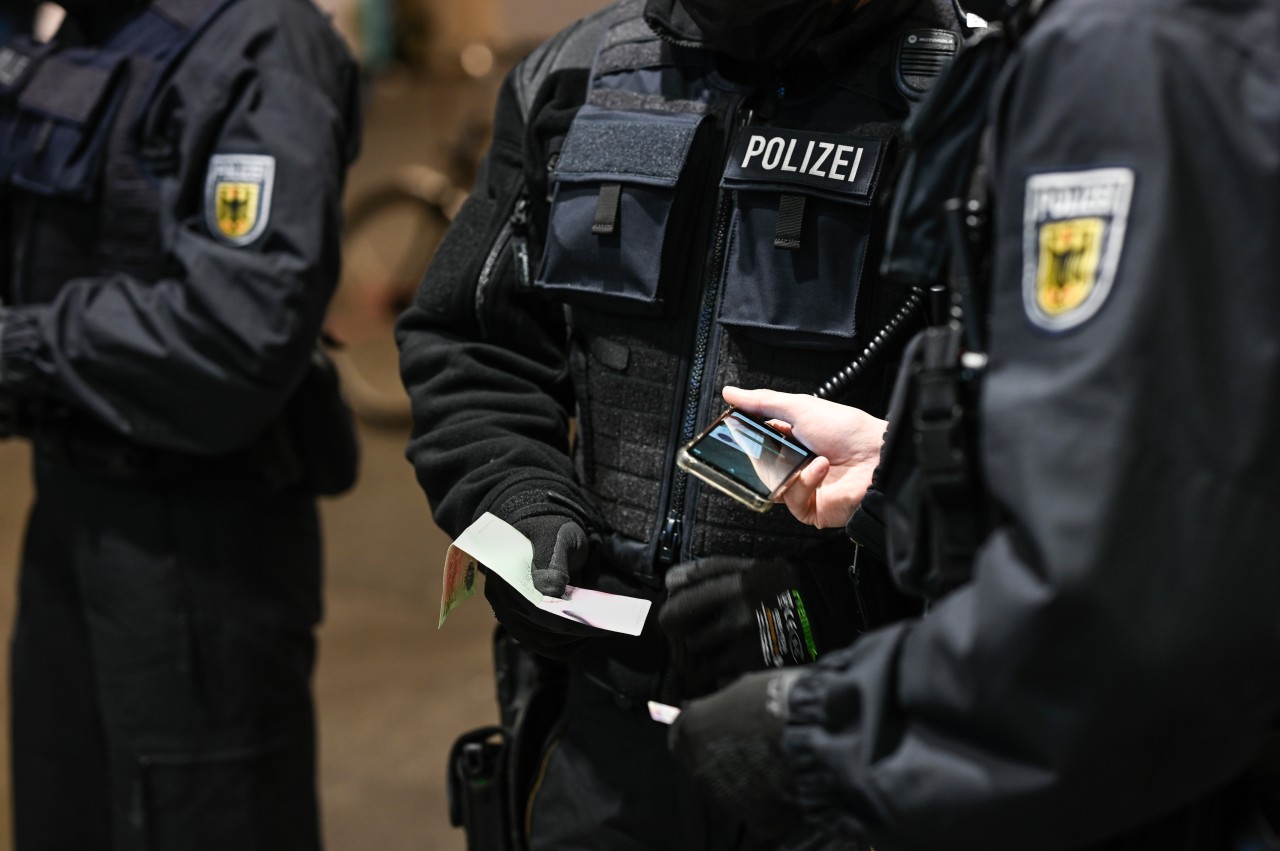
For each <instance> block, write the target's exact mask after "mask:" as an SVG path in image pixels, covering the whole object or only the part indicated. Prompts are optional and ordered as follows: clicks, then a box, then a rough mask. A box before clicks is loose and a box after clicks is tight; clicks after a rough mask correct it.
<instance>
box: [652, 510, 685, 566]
mask: <svg viewBox="0 0 1280 851" xmlns="http://www.w3.org/2000/svg"><path fill="white" fill-rule="evenodd" d="M683 522H684V521H682V520H681V519H680V513H679V512H678V511H676V510H675V509H672V510H671V511H670V512H669V513H668V514H667V519H666V520H665V521H664V522H663V524H662V534H661V535H659V536H658V563H659V564H661V565H663V566H664V567H666V566H668V565H672V564H675V563H676V561H677V559H679V558H680V527H681V526H682V525H683Z"/></svg>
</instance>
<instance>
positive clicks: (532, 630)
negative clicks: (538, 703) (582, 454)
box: [484, 492, 602, 660]
mask: <svg viewBox="0 0 1280 851" xmlns="http://www.w3.org/2000/svg"><path fill="white" fill-rule="evenodd" d="M494 514H496V515H497V516H498V517H501V518H502V519H503V520H505V521H507V522H508V523H510V524H511V525H512V526H514V527H515V528H516V529H518V530H519V531H520V533H521V534H523V535H524V536H525V537H526V538H528V539H529V541H530V542H531V543H532V544H533V565H532V567H531V571H532V574H533V585H534V587H535V588H537V589H538V590H539V591H540V592H542V593H543V594H545V595H547V596H548V597H560V596H563V595H564V587H565V585H568V584H570V583H571V582H573V581H574V580H575V579H576V577H577V575H578V574H579V572H580V571H581V569H582V567H583V565H585V564H586V561H587V556H588V555H589V554H590V551H591V541H590V538H589V537H588V535H587V532H586V529H585V528H584V527H585V524H586V523H587V512H586V511H585V510H584V509H581V508H579V507H578V506H577V505H576V504H575V503H574V502H572V501H571V500H569V499H567V498H565V497H562V496H559V495H556V496H554V497H553V496H552V495H551V494H549V493H546V492H543V493H536V492H535V493H526V494H518V495H517V496H515V497H513V498H511V499H508V500H506V501H505V502H503V503H502V505H501V506H500V507H499V508H498V509H497V510H495V511H494ZM484 596H485V598H486V599H487V600H488V601H489V605H491V606H493V611H494V614H495V615H497V617H498V620H500V621H502V624H503V625H504V626H505V627H506V628H507V629H508V631H510V633H511V634H512V635H513V636H514V637H515V639H516V640H517V641H519V642H520V643H521V644H523V645H525V646H526V647H528V648H529V649H530V650H532V651H534V652H535V653H540V654H542V655H544V656H549V657H551V658H553V659H561V660H563V659H566V658H568V657H570V656H572V655H573V654H574V653H575V652H576V651H577V650H579V649H580V648H581V646H582V644H583V639H585V638H588V637H591V636H597V635H601V634H602V633H601V630H598V629H596V628H594V627H589V626H585V625H583V624H579V623H575V622H574V621H571V620H568V619H566V618H561V617H557V616H556V615H553V614H551V613H549V612H544V611H541V610H539V609H536V608H534V607H533V605H531V604H530V603H529V601H528V600H526V599H525V598H524V597H522V596H520V593H519V592H518V591H516V590H515V589H514V588H512V587H511V586H510V585H508V584H507V583H506V582H505V581H504V580H502V579H501V578H499V577H496V576H492V577H487V578H486V579H485V583H484Z"/></svg>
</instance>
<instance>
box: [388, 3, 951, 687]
mask: <svg viewBox="0 0 1280 851" xmlns="http://www.w3.org/2000/svg"><path fill="white" fill-rule="evenodd" d="M875 7H878V8H877V11H876V12H875V13H874V14H873V13H860V14H861V15H862V17H858V18H856V19H855V21H854V23H853V24H852V25H851V26H852V29H851V30H850V31H849V32H848V33H847V38H845V39H844V41H843V43H842V45H841V47H842V49H841V50H838V51H836V50H833V51H831V52H830V55H828V56H824V57H822V58H821V59H818V58H812V57H811V59H810V61H809V62H808V63H803V64H798V65H797V66H793V67H788V68H783V69H781V70H773V69H770V68H769V67H767V66H763V65H749V64H746V63H736V65H735V63H732V62H730V61H728V60H726V59H724V58H723V57H717V55H716V54H715V53H713V52H712V51H711V50H710V49H708V48H707V46H706V44H705V40H704V36H703V34H702V33H700V32H699V31H698V30H697V28H696V27H695V26H694V25H693V24H692V23H691V22H690V21H689V20H688V19H687V17H684V16H682V14H681V10H680V7H679V6H678V5H673V4H672V3H671V2H669V0H668V2H666V3H662V2H650V3H648V4H647V5H646V4H645V3H643V2H641V1H640V0H627V2H623V3H620V4H616V5H614V6H611V7H609V8H607V9H605V10H603V11H602V12H600V13H598V14H596V15H595V16H593V17H591V18H588V19H585V20H583V21H581V22H579V23H578V24H576V25H574V26H573V27H571V28H570V29H569V30H567V31H565V32H564V33H561V34H560V35H559V36H557V37H556V38H554V39H552V40H551V41H550V42H548V43H547V44H546V45H544V46H543V47H541V48H540V49H539V50H538V51H537V52H535V53H534V54H533V55H532V56H530V57H529V58H528V59H526V60H525V61H524V62H523V63H521V64H520V65H519V66H518V67H517V68H516V69H515V70H514V71H513V72H512V73H511V74H510V75H509V77H508V78H507V80H506V83H505V85H504V87H503V89H502V92H501V94H500V97H499V102H498V106H497V113H496V120H495V128H494V139H493V144H492V148H491V150H490V152H489V154H488V157H487V159H486V160H485V163H484V166H483V169H482V171H481V174H480V177H479V179H478V181H477V184H476V187H475V191H474V192H473V194H472V196H471V198H470V199H469V201H468V203H467V204H466V206H465V207H464V208H463V210H462V211H461V214H460V216H459V218H458V219H457V220H456V221H455V222H454V224H453V227H452V229H451V231H450V233H449V234H448V236H447V237H446V239H445V241H444V243H443V244H442V246H441V248H440V250H439V253H438V254H437V256H436V258H435V260H434V261H433V264H432V266H431V267H430V269H429V270H428V272H427V275H426V277H425V280H424V282H423V285H422V287H421V289H420V292H419V294H418V297H417V300H416V303H415V304H414V305H413V306H412V307H411V308H410V309H409V310H408V311H407V313H406V314H405V315H404V316H403V317H402V319H401V322H400V325H399V328H398V338H399V342H400V346H401V351H402V355H401V363H402V372H403V377H404V380H405V384H406V386H407V388H408V390H409V394H410V396H411V398H412V401H413V410H414V419H415V423H416V428H415V432H414V435H413V438H412V440H411V442H410V445H409V450H408V454H409V457H410V459H411V460H412V462H413V464H414V466H415V468H416V471H417V475H418V478H419V481H420V482H421V484H422V486H423V487H424V489H425V490H426V492H427V495H428V497H429V498H430V500H431V503H432V505H433V508H434V512H435V517H436V520H437V522H438V523H439V524H440V525H441V527H442V528H443V529H444V530H445V531H446V532H449V533H451V534H455V535H456V534H458V533H459V532H461V531H462V529H464V528H465V527H466V526H467V525H468V524H470V523H471V522H472V521H473V520H474V519H475V518H476V517H477V516H479V514H480V513H482V512H484V511H493V512H494V513H496V514H498V515H499V516H503V515H506V516H510V515H511V514H513V513H515V512H517V511H524V512H526V513H528V512H529V511H530V508H529V506H530V505H536V504H537V503H544V504H547V505H549V506H550V507H551V509H552V511H553V513H566V509H565V508H564V507H563V506H567V505H578V506H585V507H586V508H585V509H584V510H583V511H582V512H581V514H582V516H583V519H584V521H585V522H586V523H587V525H588V526H590V527H592V530H593V531H595V532H598V533H601V545H600V546H598V547H596V549H595V554H594V557H593V559H592V560H591V562H590V563H589V564H588V565H587V567H586V571H585V575H584V576H583V577H581V578H580V579H579V580H578V581H579V584H582V585H584V586H586V587H594V588H600V589H603V590H608V591H612V592H619V593H625V594H632V595H636V596H647V597H651V598H657V597H658V596H659V595H660V589H661V577H662V571H663V569H664V567H665V565H667V564H670V563H672V562H673V561H679V560H685V559H688V558H691V557H697V556H703V555H709V554H726V555H743V556H757V557H761V558H771V557H772V558H776V557H783V556H795V555H798V554H800V553H805V552H808V553H809V558H810V560H811V561H812V562H814V563H817V564H820V565H824V566H829V567H830V568H832V569H831V570H828V571H823V572H824V573H825V574H827V575H828V576H831V577H833V578H834V579H835V581H837V582H845V583H846V584H847V573H846V570H847V568H848V566H849V565H850V564H851V563H852V562H853V559H854V554H853V551H852V548H851V546H850V545H849V543H848V541H847V540H843V541H842V540H840V536H839V535H833V536H827V535H823V534H819V533H815V532H814V531H813V530H811V529H807V528H806V527H803V526H801V525H800V524H798V523H797V522H795V521H794V520H793V519H791V518H790V517H789V516H787V514H786V513H785V512H777V511H775V512H771V513H768V514H763V515H761V514H757V513H754V512H751V511H749V510H747V509H744V508H742V507H740V506H738V505H737V504H736V503H734V502H732V501H731V500H729V499H727V498H725V497H723V496H721V495H718V494H715V493H708V492H707V491H706V490H705V489H704V488H702V487H700V486H699V484H698V482H697V481H696V480H693V479H690V478H688V477H686V476H685V475H684V474H682V473H677V471H676V469H675V464H674V459H675V454H676V449H677V448H678V447H679V446H680V444H681V443H682V442H684V441H686V440H688V439H689V438H691V437H692V436H693V435H694V434H695V433H696V432H697V431H698V430H699V429H701V428H702V427H703V426H705V424H706V423H707V422H709V420H710V419H711V418H713V417H714V416H716V415H718V414H719V413H720V412H721V411H722V410H723V408H724V405H723V403H722V402H721V400H720V396H719V394H720V389H721V388H722V387H723V386H724V385H726V384H734V385H739V386H745V387H756V386H770V387H776V388H780V389H787V390H792V391H797V392H812V391H813V390H814V389H815V388H816V387H817V386H818V385H819V384H821V383H822V382H823V381H824V380H825V379H827V378H829V377H830V376H832V375H833V374H834V373H836V372H838V371H839V370H840V369H841V368H843V367H844V366H846V365H847V364H848V363H849V362H850V361H851V360H853V358H854V357H855V356H856V355H857V354H858V353H859V352H860V351H861V350H862V349H863V347H865V346H866V345H867V343H868V342H869V341H870V340H871V339H873V338H874V336H875V335H876V333H877V332H878V331H879V330H880V329H881V328H882V327H883V325H884V323H885V322H886V321H887V320H888V318H889V317H890V316H892V315H893V314H894V312H895V311H897V310H899V309H900V308H901V306H902V304H903V301H904V299H905V297H906V292H905V290H895V289H892V288H890V287H888V286H886V285H884V284H882V283H881V282H880V281H879V280H878V279H877V277H876V274H875V269H876V257H877V244H878V243H877V235H878V232H879V229H880V227H879V226H880V221H879V219H880V215H879V212H878V211H877V209H876V207H875V202H876V201H877V199H878V197H879V196H878V192H879V190H880V183H881V182H882V181H886V180H887V178H888V176H889V174H890V173H891V171H892V159H893V153H894V143H895V130H896V128H897V127H898V125H899V123H900V122H901V120H902V119H903V118H904V117H905V116H906V114H907V111H908V108H909V106H910V104H911V99H910V97H909V96H913V95H918V94H919V90H913V89H912V88H911V86H912V85H913V84H912V82H911V80H910V79H906V78H907V77H909V76H910V75H909V74H903V73H902V72H903V70H904V68H905V69H907V70H908V71H909V70H910V68H911V67H912V66H911V64H910V61H909V60H910V59H911V57H912V56H914V55H916V52H917V51H916V50H915V48H917V47H921V48H923V47H926V45H930V46H933V47H936V46H937V45H939V44H940V45H942V46H943V49H944V50H945V49H947V48H951V47H953V46H954V44H955V43H956V39H957V37H958V34H959V31H960V24H959V20H958V11H957V9H956V8H955V7H954V5H953V4H952V3H950V2H945V0H922V2H917V3H909V4H893V3H883V4H875ZM924 39H932V41H930V42H922V40H924ZM926 52H927V51H926ZM934 58H935V59H936V57H934ZM924 59H925V62H926V64H927V63H928V62H929V61H930V57H929V56H928V55H926V56H924ZM937 61H941V60H937ZM593 69H594V70H593ZM787 209H790V210H792V211H800V210H802V211H803V212H802V213H800V212H797V214H796V215H793V216H791V217H790V218H789V217H788V216H787V214H786V212H785V211H786V210H787ZM780 211H782V212H780ZM789 221H790V224H788V222H789ZM879 366H880V368H877V369H873V370H871V371H870V372H869V373H868V375H867V376H866V377H865V379H864V380H862V381H861V382H859V383H858V384H857V385H856V386H855V387H854V388H853V390H852V391H851V393H849V394H848V396H847V397H846V400H847V401H850V402H852V403H854V404H858V405H860V406H862V407H865V408H867V409H869V410H871V411H881V410H882V409H883V407H884V402H885V396H886V395H887V389H888V386H889V384H890V381H889V378H890V376H891V374H892V371H893V370H892V368H891V366H889V367H886V366H885V365H884V364H881V365H879ZM571 416H576V427H577V434H576V442H575V446H574V449H573V451H572V454H571V452H570V448H569V422H570V418H571ZM548 494H552V495H553V496H552V497H550V498H549V497H548ZM533 510H536V509H533ZM819 547H822V548H825V550H824V551H823V552H821V553H817V552H815V549H816V548H819ZM499 614H500V615H501V614H502V613H501V612H500V613H499ZM849 616H850V617H851V614H850V615H849ZM656 621H657V619H656V617H650V623H649V629H648V630H647V631H646V634H645V636H643V637H642V638H641V639H640V640H636V639H633V638H618V639H614V638H601V639H593V640H592V641H590V642H586V643H584V642H578V643H576V644H574V645H572V646H570V647H568V648H566V647H563V646H562V647H559V648H557V652H558V653H560V654H561V655H575V654H576V661H577V663H578V664H581V665H583V666H584V667H587V668H591V669H592V671H593V673H594V674H595V675H597V676H598V677H599V678H601V679H603V680H604V681H606V682H608V683H609V684H610V685H612V686H614V687H615V688H617V689H619V690H621V691H624V692H630V693H632V694H634V695H636V696H651V695H652V693H653V688H654V687H655V680H654V676H655V675H656V674H657V673H658V672H659V671H660V670H661V666H662V664H663V661H662V660H663V658H664V653H663V650H662V647H661V643H660V640H657V638H656V633H657V629H656ZM552 629H555V628H554V627H552ZM556 631H558V630H556ZM522 637H523V636H522ZM587 644H590V645H592V646H591V647H588V646H586V645H587ZM535 646H537V645H536V644H535ZM541 649H544V650H549V649H550V648H547V647H543V648H541Z"/></svg>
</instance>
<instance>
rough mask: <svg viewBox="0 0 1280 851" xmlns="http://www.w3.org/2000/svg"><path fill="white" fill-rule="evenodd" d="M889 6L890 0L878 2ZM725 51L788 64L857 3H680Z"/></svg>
mask: <svg viewBox="0 0 1280 851" xmlns="http://www.w3.org/2000/svg"><path fill="white" fill-rule="evenodd" d="M879 2H889V0H879ZM680 3H681V5H682V6H683V7H684V9H685V11H686V12H688V13H689V17H690V18H692V19H693V21H694V23H696V24H697V25H698V28H699V29H701V30H702V32H703V33H705V34H706V36H707V38H708V39H709V40H710V41H711V43H712V45H713V46H714V47H715V48H716V49H717V50H719V51H720V52H722V53H725V54H728V55H729V56H734V57H736V58H739V59H744V60H748V61H759V62H766V63H770V64H780V63H786V62H788V61H789V60H793V59H796V58H798V57H800V56H803V55H804V54H805V53H806V52H807V51H809V50H811V49H812V48H813V47H814V45H815V43H816V42H817V41H818V40H819V39H820V38H821V37H823V36H825V35H827V34H829V33H830V32H831V31H832V30H833V29H834V28H838V27H840V26H841V25H843V24H844V23H846V22H847V21H848V20H850V19H851V17H852V15H853V13H854V12H855V11H856V10H857V9H858V7H860V6H861V5H864V4H863V3H860V2H859V0H680Z"/></svg>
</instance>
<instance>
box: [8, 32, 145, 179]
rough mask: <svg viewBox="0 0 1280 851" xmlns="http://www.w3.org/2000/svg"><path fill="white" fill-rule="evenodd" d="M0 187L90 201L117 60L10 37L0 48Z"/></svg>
mask: <svg viewBox="0 0 1280 851" xmlns="http://www.w3.org/2000/svg"><path fill="white" fill-rule="evenodd" d="M0 65H3V66H5V67H9V68H10V69H11V71H12V69H14V68H20V71H19V72H18V73H10V74H7V75H0V185H8V186H12V187H14V188H16V189H22V190H25V191H27V192H31V193H33V194H36V195H40V196H44V197H48V198H62V199H66V200H73V201H92V200H94V198H95V197H96V195H97V192H98V190H99V188H100V186H101V182H102V174H103V166H104V164H105V162H106V157H107V149H108V145H109V142H110V137H111V130H112V127H113V126H114V123H115V119H116V116H117V113H118V112H119V110H120V107H121V102H122V100H123V95H124V90H125V88H126V86H125V76H126V75H125V73H124V70H125V57H124V56H123V55H112V54H105V53H102V52H100V51H89V50H78V49H70V50H64V51H59V52H57V53H50V52H47V51H46V50H44V49H43V48H40V47H38V46H34V45H30V43H24V42H23V41H19V40H15V41H13V42H10V43H9V44H7V45H5V47H4V48H0Z"/></svg>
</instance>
